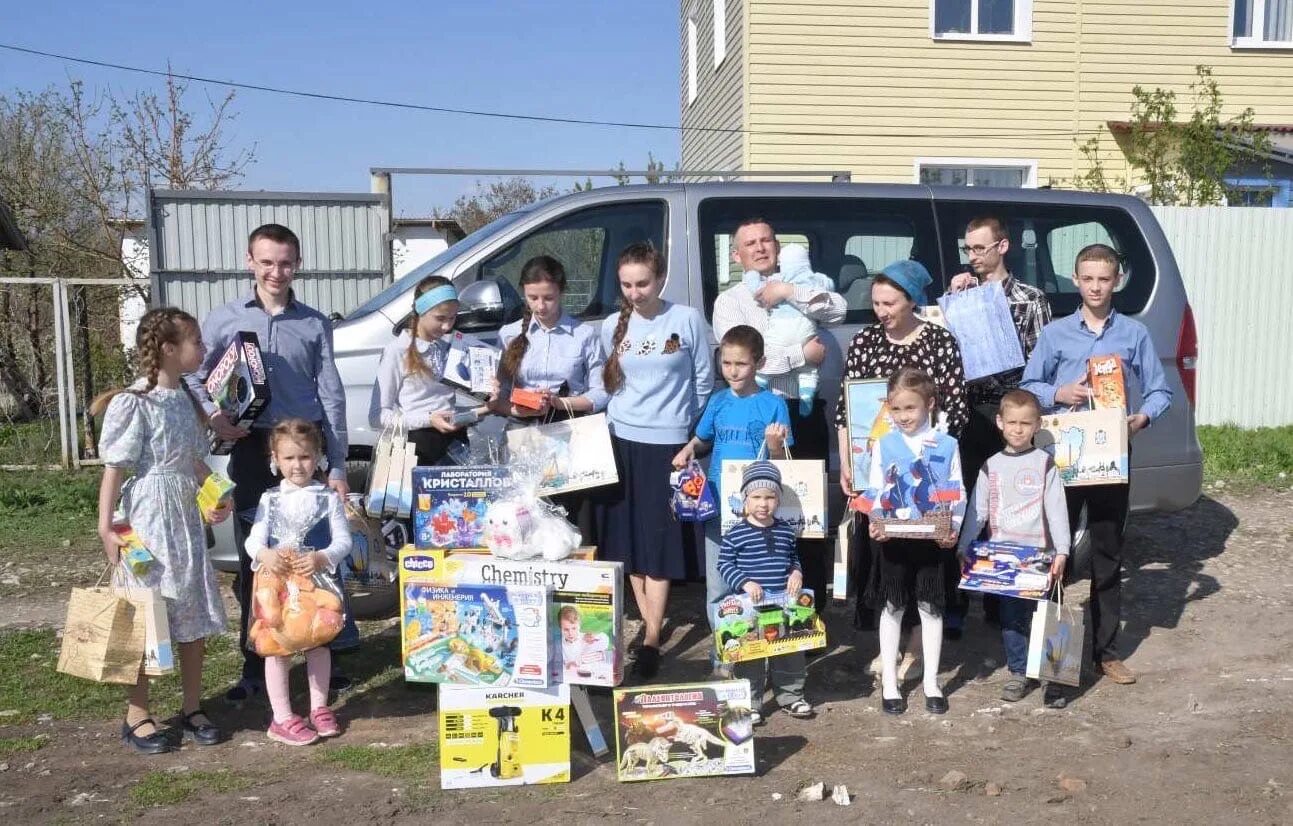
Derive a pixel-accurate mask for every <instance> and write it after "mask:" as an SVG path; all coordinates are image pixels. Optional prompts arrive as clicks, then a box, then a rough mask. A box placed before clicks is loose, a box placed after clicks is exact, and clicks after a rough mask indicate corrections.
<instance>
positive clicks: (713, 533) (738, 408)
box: [673, 324, 794, 680]
mask: <svg viewBox="0 0 1293 826" xmlns="http://www.w3.org/2000/svg"><path fill="white" fill-rule="evenodd" d="M719 362H720V366H721V368H722V371H723V379H724V380H725V381H726V382H727V387H726V388H724V389H723V390H720V391H718V392H717V393H714V394H713V395H711V396H710V397H709V403H708V404H707V405H706V406H705V412H704V413H703V414H702V415H701V417H700V422H699V423H698V424H697V425H696V435H695V436H694V437H692V439H691V441H690V442H688V443H687V444H685V445H683V448H682V450H680V451H678V454H677V455H676V456H674V458H673V466H674V467H675V468H679V469H681V468H683V467H685V466H686V465H687V463H688V462H690V461H691V460H692V459H694V458H695V457H696V452H697V450H700V449H704V448H706V447H708V446H709V445H712V446H713V452H712V453H711V454H710V457H709V485H710V490H711V492H712V493H713V494H714V501H715V502H717V503H718V507H719V510H720V512H721V511H722V509H723V508H724V507H726V506H727V504H726V503H725V502H723V501H721V500H720V499H719V495H718V479H719V475H720V474H721V473H722V472H723V460H724V459H745V460H749V459H757V458H759V451H760V448H761V447H762V446H763V444H764V442H767V445H768V451H767V456H768V458H771V459H784V458H785V456H786V446H787V445H792V444H794V438H793V437H792V436H791V435H790V410H789V408H787V407H786V401H785V399H783V398H781V397H780V396H778V395H777V394H776V393H773V392H772V391H770V390H761V389H760V388H759V385H758V384H757V383H755V380H754V374H755V373H756V372H758V371H759V370H760V369H761V368H762V367H763V336H762V335H761V334H760V333H759V331H758V330H755V329H754V328H753V327H750V326H748V325H745V324H738V325H737V326H735V327H733V328H732V329H730V330H728V331H727V332H726V333H725V334H724V335H723V339H722V341H720V342H719ZM722 521H723V520H722V518H721V516H720V517H715V518H714V519H711V520H709V521H708V522H706V523H705V614H706V616H709V614H710V611H709V608H710V606H711V605H713V604H714V603H716V602H718V601H719V600H721V599H722V598H723V597H724V596H725V595H726V594H727V586H726V585H725V584H724V582H723V578H722V577H721V576H719V573H718V552H719V547H720V545H721V543H722V536H721V531H720V525H721V524H722ZM710 624H711V625H712V624H713V617H710ZM711 630H712V629H711ZM711 665H712V666H713V668H714V674H713V676H714V677H715V679H723V680H730V679H731V678H732V668H731V666H729V665H723V664H721V663H719V662H718V654H717V652H713V653H712V654H711Z"/></svg>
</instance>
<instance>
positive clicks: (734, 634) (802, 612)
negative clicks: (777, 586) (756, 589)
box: [710, 588, 826, 663]
mask: <svg viewBox="0 0 1293 826" xmlns="http://www.w3.org/2000/svg"><path fill="white" fill-rule="evenodd" d="M710 611H711V612H713V615H714V617H713V620H714V623H713V624H714V646H715V648H716V649H717V651H718V656H719V659H721V660H722V661H723V662H725V663H739V662H746V661H748V660H760V659H766V658H767V657H776V656H779V655H781V654H790V653H793V652H795V651H808V650H811V649H814V648H821V647H822V646H824V645H826V624H825V623H824V622H822V618H821V617H820V616H819V615H818V614H817V609H816V608H815V607H814V604H813V592H812V590H811V589H808V588H805V589H803V590H802V591H800V592H799V593H797V594H791V593H789V592H787V591H764V592H763V599H762V600H760V601H759V602H758V603H756V602H755V601H754V600H753V599H751V598H750V596H749V595H748V594H731V595H729V596H726V597H724V598H723V599H722V600H720V601H719V602H718V603H717V604H715V605H714V606H712V607H711V608H710Z"/></svg>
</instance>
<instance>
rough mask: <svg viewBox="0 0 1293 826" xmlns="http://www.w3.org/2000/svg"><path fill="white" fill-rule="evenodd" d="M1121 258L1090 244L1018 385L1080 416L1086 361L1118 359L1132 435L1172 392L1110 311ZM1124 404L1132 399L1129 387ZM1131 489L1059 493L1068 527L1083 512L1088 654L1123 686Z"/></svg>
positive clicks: (1129, 678)
mask: <svg viewBox="0 0 1293 826" xmlns="http://www.w3.org/2000/svg"><path fill="white" fill-rule="evenodd" d="M1121 263H1122V259H1121V257H1120V256H1119V255H1118V253H1117V251H1116V250H1114V249H1113V248H1112V247H1109V246H1106V245H1105V244H1091V245H1090V246H1088V247H1084V248H1083V249H1082V251H1081V252H1079V253H1078V256H1077V262H1076V263H1075V264H1074V274H1073V283H1074V284H1076V285H1077V288H1078V291H1079V292H1080V293H1081V295H1082V306H1081V307H1080V308H1078V311H1077V312H1076V313H1074V314H1073V315H1071V316H1068V317H1066V318H1061V319H1057V320H1055V321H1052V322H1051V323H1050V324H1048V325H1046V327H1045V329H1043V330H1042V334H1041V337H1040V338H1039V339H1038V340H1037V347H1036V348H1035V349H1034V350H1033V354H1032V357H1031V358H1030V359H1029V360H1028V364H1027V365H1026V366H1025V367H1024V378H1023V381H1022V382H1021V384H1020V387H1022V388H1023V389H1024V390H1027V391H1029V392H1030V393H1032V394H1033V395H1034V396H1036V397H1037V398H1038V400H1039V401H1040V402H1041V403H1042V407H1043V408H1045V410H1046V412H1048V413H1051V412H1055V411H1058V410H1063V409H1065V408H1078V409H1086V408H1087V406H1088V405H1089V404H1090V400H1091V395H1092V391H1091V386H1090V383H1089V380H1088V360H1089V359H1091V358H1092V357H1094V356H1109V355H1113V356H1117V357H1118V358H1120V359H1121V360H1122V363H1123V365H1124V366H1125V367H1127V368H1130V369H1129V370H1124V371H1123V375H1124V376H1127V375H1128V374H1130V375H1131V376H1135V379H1136V382H1137V383H1138V384H1139V390H1140V393H1139V396H1140V402H1141V403H1140V406H1139V409H1137V410H1136V412H1134V413H1131V412H1130V407H1129V409H1128V411H1127V412H1128V413H1129V414H1130V415H1128V416H1127V431H1128V433H1129V435H1131V436H1135V435H1136V434H1137V433H1139V432H1140V431H1141V430H1144V429H1145V428H1146V427H1148V426H1149V425H1150V423H1152V422H1153V421H1154V420H1155V419H1157V418H1158V417H1159V416H1161V415H1163V413H1165V412H1167V409H1168V408H1169V407H1171V405H1172V391H1171V389H1170V388H1169V387H1168V386H1167V379H1166V377H1165V376H1164V375H1163V366H1162V363H1161V362H1159V360H1158V354H1157V353H1155V352H1154V342H1153V341H1152V340H1151V339H1150V337H1149V330H1147V329H1146V328H1145V325H1144V324H1141V323H1140V322H1139V321H1137V320H1135V319H1134V318H1131V317H1129V316H1125V315H1122V314H1121V313H1119V312H1118V311H1117V310H1115V309H1114V308H1113V294H1114V292H1115V291H1116V290H1117V289H1118V285H1119V283H1120V282H1121V281H1122V272H1121ZM1127 389H1128V393H1127V402H1128V404H1129V405H1130V404H1131V402H1132V400H1133V399H1134V396H1133V393H1132V390H1133V388H1132V387H1128V388H1127ZM1129 491H1130V485H1127V484H1116V485H1091V486H1089V487H1076V488H1074V487H1070V488H1065V490H1064V495H1065V498H1066V499H1067V500H1068V511H1069V524H1070V525H1077V520H1078V515H1079V514H1080V513H1081V512H1082V507H1083V506H1086V509H1087V532H1088V534H1089V535H1090V538H1091V623H1092V626H1093V629H1092V630H1093V634H1092V653H1093V656H1094V659H1095V663H1096V666H1097V668H1098V669H1099V670H1100V671H1101V672H1102V673H1103V674H1104V675H1105V676H1106V677H1108V678H1109V679H1110V680H1113V681H1114V682H1115V683H1120V684H1123V685H1130V684H1131V683H1134V682H1136V675H1135V674H1133V673H1132V671H1131V669H1129V668H1128V667H1127V666H1126V665H1125V664H1124V663H1123V661H1122V658H1121V656H1120V655H1119V653H1118V648H1117V636H1118V626H1119V621H1120V619H1121V612H1122V535H1123V525H1124V523H1125V522H1126V518H1127V501H1128V494H1129Z"/></svg>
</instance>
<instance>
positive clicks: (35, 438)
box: [0, 417, 62, 465]
mask: <svg viewBox="0 0 1293 826" xmlns="http://www.w3.org/2000/svg"><path fill="white" fill-rule="evenodd" d="M60 459H62V456H61V454H60V450H59V446H58V419H57V418H56V417H51V418H48V419H36V420H35V421H30V422H20V423H10V422H5V423H3V424H0V465H48V464H54V465H56V464H58V463H59V460H60Z"/></svg>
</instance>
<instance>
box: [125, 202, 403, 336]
mask: <svg viewBox="0 0 1293 826" xmlns="http://www.w3.org/2000/svg"><path fill="white" fill-rule="evenodd" d="M389 215H390V205H389V202H388V201H387V200H386V197H385V196H383V195H364V194H345V193H322V194H316V193H296V192H293V193H285V192H195V191H169V190H155V191H154V192H153V193H152V197H151V199H150V210H149V232H150V239H149V254H150V259H151V260H150V265H151V274H152V279H153V295H152V302H153V304H154V306H156V305H172V306H176V307H181V308H183V309H185V310H187V311H188V312H190V313H192V314H193V315H195V316H197V317H198V318H204V317H206V314H207V313H208V312H210V310H212V309H213V308H215V307H219V306H220V305H221V304H224V303H226V302H228V301H231V300H233V299H234V298H235V297H236V296H238V295H240V294H242V293H243V292H244V291H245V290H247V289H248V285H249V284H250V282H251V276H250V274H249V273H248V272H247V268H246V266H245V263H244V261H245V253H246V249H247V236H248V235H249V234H250V233H251V231H252V230H253V229H255V228H256V227H258V226H260V225H261V224H266V223H278V224H283V225H284V226H287V227H290V228H291V229H292V230H293V231H294V232H296V234H297V235H298V236H299V237H300V239H301V259H302V262H303V265H304V269H302V270H300V271H299V272H297V274H296V278H295V280H294V281H293V289H294V290H295V291H296V294H297V296H298V297H299V298H300V299H301V300H302V301H304V302H305V303H307V304H309V305H310V306H312V307H314V308H315V309H317V310H319V311H321V312H322V313H324V314H325V315H327V314H330V313H333V312H337V313H341V314H343V315H344V314H345V313H347V312H349V311H350V310H352V309H354V308H355V307H357V306H358V305H359V304H361V303H363V302H364V301H366V300H367V299H368V298H370V297H372V296H373V295H376V294H377V293H378V292H380V291H381V290H382V288H383V287H385V286H386V285H387V284H388V283H389V281H388V280H387V277H386V272H387V271H388V270H389V267H387V266H386V256H387V255H388V252H387V246H386V243H385V241H384V239H383V235H384V233H385V232H386V231H387V227H388V226H389Z"/></svg>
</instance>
